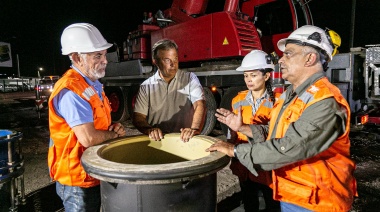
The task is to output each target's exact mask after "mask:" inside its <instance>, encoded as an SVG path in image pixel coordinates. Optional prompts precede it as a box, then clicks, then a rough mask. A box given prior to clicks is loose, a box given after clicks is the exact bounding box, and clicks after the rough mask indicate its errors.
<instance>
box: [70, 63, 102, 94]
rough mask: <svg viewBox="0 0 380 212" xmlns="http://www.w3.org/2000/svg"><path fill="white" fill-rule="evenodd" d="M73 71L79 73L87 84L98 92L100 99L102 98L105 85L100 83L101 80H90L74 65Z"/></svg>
mask: <svg viewBox="0 0 380 212" xmlns="http://www.w3.org/2000/svg"><path fill="white" fill-rule="evenodd" d="M71 68H72V69H74V70H75V71H76V72H78V73H79V74H80V75H81V76H82V77H83V78H84V80H86V82H87V84H88V85H89V86H92V87H94V88H95V90H96V91H97V93H98V95H99V97H100V98H102V95H101V92H102V91H103V84H102V83H100V82H99V80H96V81H95V82H93V81H91V80H90V78H88V77H87V76H86V75H84V74H83V73H82V72H81V71H80V70H79V69H78V68H77V67H75V66H74V65H72V66H71Z"/></svg>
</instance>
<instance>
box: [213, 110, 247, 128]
mask: <svg viewBox="0 0 380 212" xmlns="http://www.w3.org/2000/svg"><path fill="white" fill-rule="evenodd" d="M238 111H239V113H238V114H237V115H235V114H234V113H233V112H231V111H229V110H226V109H224V108H219V109H216V113H215V116H216V117H217V119H218V121H219V122H221V123H223V124H225V125H227V126H228V127H229V128H230V129H231V130H233V131H235V132H238V131H239V128H240V127H241V126H243V118H242V116H241V107H239V109H238Z"/></svg>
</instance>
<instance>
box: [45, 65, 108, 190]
mask: <svg viewBox="0 0 380 212" xmlns="http://www.w3.org/2000/svg"><path fill="white" fill-rule="evenodd" d="M64 88H66V89H69V90H71V91H73V92H74V93H76V94H78V95H79V96H80V97H81V98H83V99H84V100H86V101H88V102H89V104H90V105H91V107H92V111H93V117H94V126H95V129H98V130H107V129H108V127H109V126H110V125H111V107H110V103H109V101H108V98H107V97H106V95H105V93H104V92H102V96H103V101H102V100H101V99H100V97H99V96H98V94H97V92H96V90H95V89H94V88H93V87H92V86H89V85H88V84H87V83H86V81H85V79H84V78H83V77H82V76H81V75H80V74H79V73H78V72H76V71H75V70H73V69H69V70H68V71H67V72H66V73H65V74H64V75H63V77H62V78H61V79H60V80H59V81H58V82H57V83H56V84H55V86H54V90H53V92H52V94H51V96H50V99H49V129H50V145H49V152H48V165H49V172H50V177H51V178H52V179H53V180H55V181H58V182H60V183H61V184H63V185H69V186H80V187H85V188H86V187H92V186H96V185H99V183H100V182H99V180H97V179H95V178H92V177H91V176H89V175H88V174H87V173H86V172H85V171H84V169H83V167H82V165H81V163H80V158H81V156H82V154H83V152H84V151H85V150H86V148H85V147H84V146H82V145H81V144H80V142H79V141H78V139H77V137H76V136H75V134H74V131H73V130H72V129H71V128H70V126H69V125H68V124H67V122H66V121H65V120H64V119H63V118H62V117H60V116H58V115H57V113H56V111H55V109H54V106H53V101H52V100H53V98H54V97H55V96H56V95H57V94H58V93H59V92H60V91H61V90H62V89H64Z"/></svg>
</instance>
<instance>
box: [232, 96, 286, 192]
mask: <svg viewBox="0 0 380 212" xmlns="http://www.w3.org/2000/svg"><path fill="white" fill-rule="evenodd" d="M248 93H249V90H245V91H241V92H239V93H238V94H237V95H236V96H235V97H234V98H233V99H232V109H233V112H234V113H235V114H238V112H239V111H238V109H239V106H241V115H242V118H243V123H244V124H265V125H266V124H268V122H269V118H270V112H271V110H272V107H273V102H272V101H271V100H270V99H264V100H263V101H262V102H261V104H260V107H259V108H258V109H257V111H256V113H255V114H254V115H252V106H251V105H250V104H249V102H247V100H246V96H247V95H248ZM279 96H280V94H279V93H275V98H278V97H279ZM241 143H248V138H247V136H246V135H244V134H243V133H241V132H237V139H236V140H235V144H241ZM230 169H231V170H232V173H233V174H234V175H236V176H238V177H239V180H240V181H246V180H247V178H249V179H250V180H251V181H254V182H258V183H261V184H264V185H268V186H271V183H272V176H271V171H262V170H261V171H258V172H257V173H258V174H259V175H258V176H257V177H256V176H255V175H253V174H252V173H251V172H250V171H249V170H248V169H247V168H246V167H245V166H244V165H242V164H241V163H240V162H239V160H237V159H233V160H231V165H230Z"/></svg>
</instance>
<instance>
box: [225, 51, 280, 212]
mask: <svg viewBox="0 0 380 212" xmlns="http://www.w3.org/2000/svg"><path fill="white" fill-rule="evenodd" d="M273 70H274V64H273V60H272V57H271V56H270V55H268V54H267V53H265V52H263V51H261V50H253V51H251V52H250V53H248V54H247V55H246V56H245V57H244V58H243V61H242V63H241V66H240V67H238V68H237V69H236V71H239V72H242V74H243V75H244V82H245V84H246V86H247V88H248V90H245V91H240V92H239V93H238V94H237V95H236V96H235V97H234V98H233V99H232V103H231V106H232V111H233V112H234V113H235V114H238V113H239V112H240V111H241V114H242V118H243V123H244V124H268V122H269V118H270V111H271V110H272V108H273V104H274V103H275V99H276V98H278V97H279V96H280V94H279V93H274V92H273V88H272V82H271V72H272V71H273ZM227 141H229V142H231V143H233V144H235V145H239V144H244V143H248V138H247V136H246V135H244V134H242V133H240V132H234V131H231V130H229V133H228V135H227ZM230 169H231V170H232V173H234V174H235V175H236V176H238V177H239V182H240V188H241V193H242V200H243V204H244V210H245V211H259V209H260V201H259V193H260V192H261V193H262V194H263V198H264V201H265V210H266V211H276V210H279V208H280V207H279V206H280V205H279V202H278V201H274V200H273V197H272V196H273V192H272V189H271V188H270V185H271V184H272V176H271V172H270V171H263V170H258V172H257V175H256V173H255V174H252V173H251V172H250V171H249V170H248V169H247V168H246V167H245V166H244V165H242V164H241V163H240V162H239V160H238V159H237V158H232V160H231V165H230Z"/></svg>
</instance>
